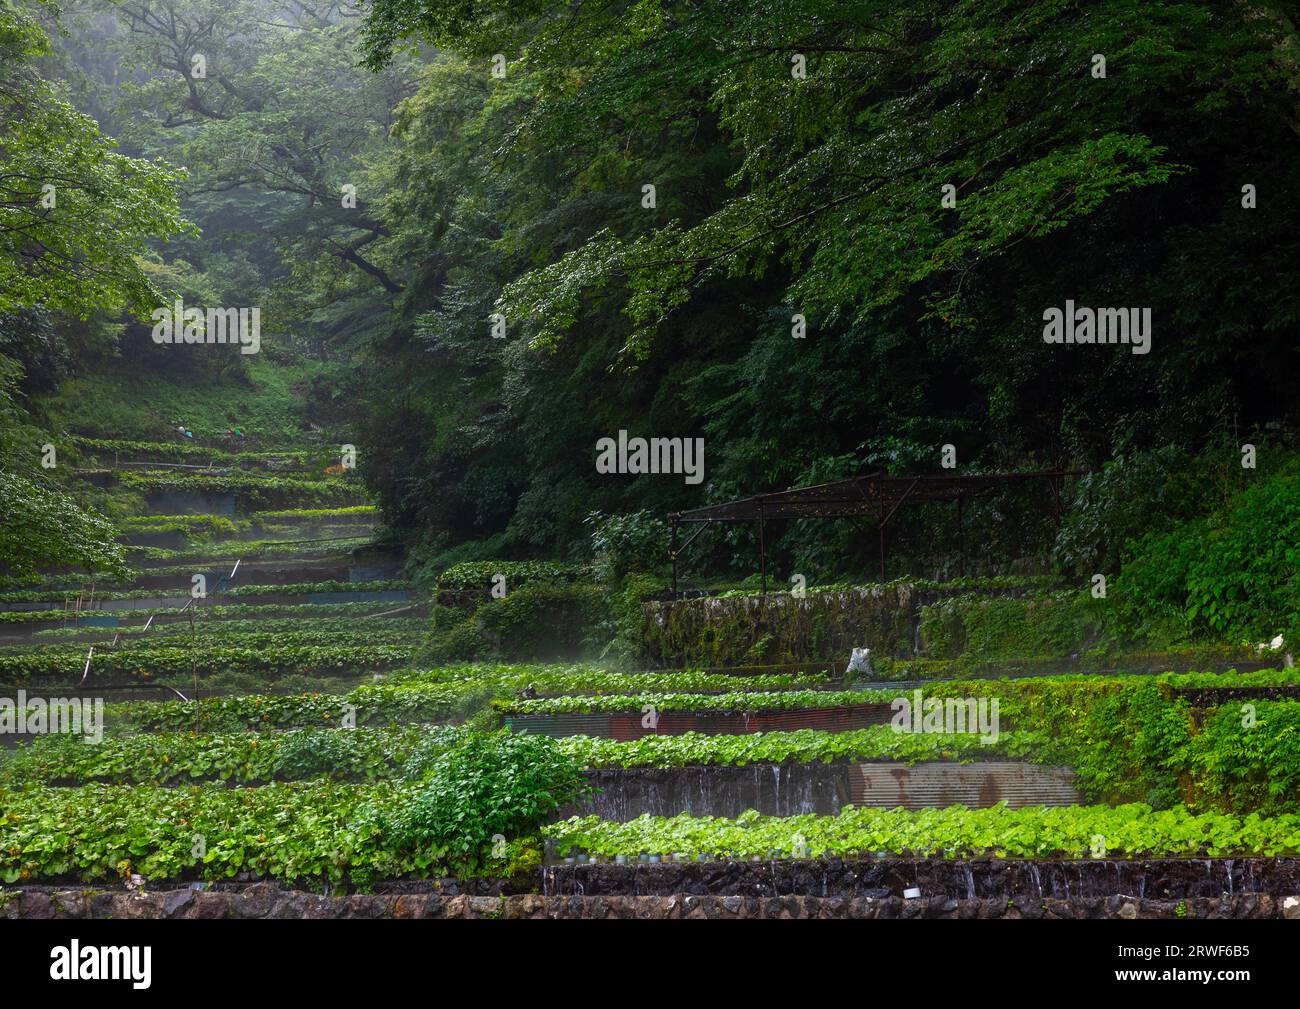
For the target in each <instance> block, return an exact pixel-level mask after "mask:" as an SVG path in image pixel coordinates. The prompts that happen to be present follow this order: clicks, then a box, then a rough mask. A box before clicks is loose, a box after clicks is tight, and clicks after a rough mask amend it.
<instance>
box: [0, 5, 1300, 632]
mask: <svg viewBox="0 0 1300 1009" xmlns="http://www.w3.org/2000/svg"><path fill="white" fill-rule="evenodd" d="M1292 7H1293V5H1290V4H1282V3H1259V4H1255V3H1243V2H1223V3H1141V2H1134V0H1097V2H1090V3H1084V4H1079V3H1066V2H1041V3H1034V4H1024V3H1020V2H1000V0H971V2H964V3H956V4H953V3H928V2H921V3H913V4H906V5H897V4H883V3H876V2H872V0H844V2H837V0H796V2H794V3H793V4H791V3H789V2H784V3H780V4H773V3H763V2H754V3H745V4H739V5H737V4H732V3H722V2H717V3H714V2H708V0H704V2H692V3H673V2H642V3H620V4H611V5H602V6H599V7H593V6H591V5H588V4H584V3H560V4H555V3H537V2H533V0H529V2H508V0H503V2H491V3H470V2H459V3H452V4H433V3H422V2H413V0H377V2H374V3H370V4H363V5H361V6H353V5H351V4H347V3H326V4H305V3H304V4H299V3H290V4H285V5H281V4H275V3H266V2H260V0H121V2H110V0H75V2H72V3H69V4H66V5H64V6H63V7H61V8H56V7H55V6H54V5H53V4H46V3H39V2H22V3H15V2H14V0H6V3H5V4H4V5H3V6H0V45H3V51H4V63H3V70H0V74H3V79H2V81H0V83H2V85H3V87H2V89H0V101H3V103H4V109H3V118H2V122H3V125H2V126H0V155H2V157H3V163H4V165H5V169H6V170H5V172H4V174H3V177H2V178H0V186H2V187H3V189H2V190H0V211H2V212H3V215H4V217H3V230H0V408H2V409H3V410H4V413H5V434H4V437H3V443H2V445H0V449H2V450H3V467H4V473H5V474H6V476H5V480H6V484H5V486H6V496H7V497H11V498H12V499H13V504H12V505H11V507H13V508H19V507H20V500H21V501H26V502H27V503H26V504H25V505H22V506H21V507H25V508H29V509H33V511H34V512H40V510H41V507H40V506H33V505H32V501H33V500H35V499H34V498H33V497H32V495H41V494H58V488H57V471H56V472H54V473H44V472H42V471H41V469H40V468H39V465H38V464H39V459H40V455H39V453H38V452H37V450H36V449H37V447H38V446H39V445H40V444H41V443H44V442H45V441H46V440H47V438H48V437H50V436H51V435H50V432H68V431H71V432H74V433H77V434H82V435H97V436H101V437H121V438H144V439H152V438H154V437H156V436H158V435H159V433H160V432H163V433H166V432H170V431H172V430H174V429H175V428H176V427H178V426H179V427H180V428H181V429H182V430H184V429H186V428H187V427H188V428H189V430H190V431H191V432H192V434H193V435H194V436H197V437H198V438H199V439H200V440H202V439H208V440H209V442H213V443H216V442H222V443H223V444H224V441H228V440H229V437H230V436H228V435H226V434H225V432H227V431H229V430H231V429H233V428H235V427H238V428H240V430H241V433H242V434H245V435H246V436H247V438H248V439H250V440H249V441H248V442H247V443H246V444H247V445H249V446H252V447H256V444H257V443H258V442H259V441H260V442H264V443H268V444H269V443H270V442H272V441H276V440H278V441H279V442H286V443H288V442H296V441H302V440H304V439H307V440H311V439H317V440H320V439H324V440H325V441H333V440H339V441H344V440H350V441H351V442H355V443H356V444H358V445H361V446H363V448H362V451H361V452H360V454H359V457H358V467H359V471H360V473H361V475H362V477H363V478H364V480H365V482H366V484H367V485H368V487H369V488H370V489H371V491H372V492H373V494H374V495H375V496H376V498H377V501H378V503H379V504H380V506H381V508H382V510H383V514H384V517H385V520H386V523H387V525H388V527H389V528H390V530H391V531H392V535H394V536H396V537H398V538H400V539H401V540H403V541H404V542H405V543H407V544H408V545H409V546H410V547H411V548H412V563H413V570H416V571H419V572H426V573H428V575H429V576H436V574H437V573H438V572H439V571H441V570H443V569H445V568H447V567H448V566H449V565H450V564H452V563H454V562H457V561H466V560H486V559H510V560H523V559H527V558H552V559H559V560H579V561H580V560H584V559H586V558H588V557H590V556H591V555H592V552H593V549H596V550H597V551H599V550H600V549H601V548H607V549H614V550H622V551H623V552H624V553H627V554H629V556H630V559H629V560H627V562H626V564H627V565H631V566H632V567H642V568H648V569H649V570H650V571H651V572H652V573H655V574H663V571H664V560H663V550H662V547H663V545H664V544H665V543H666V539H665V529H664V524H663V520H664V516H665V514H666V513H667V512H668V511H670V510H672V509H678V508H686V507H694V506H698V505H702V504H707V503H714V502H721V501H727V500H730V499H733V498H737V497H740V496H744V495H747V494H751V493H754V492H758V491H764V490H773V489H779V488H784V487H789V486H800V485H806V484H812V483H818V482H822V481H825V480H829V479H834V478H838V477H844V476H851V475H855V474H862V473H869V472H873V471H876V470H884V471H887V472H889V473H891V474H921V473H938V472H944V470H943V469H941V465H942V462H941V456H942V452H943V447H944V446H950V449H949V451H950V452H953V453H955V455H954V457H953V458H955V461H956V469H957V472H960V473H964V474H971V473H991V472H1000V471H1027V470H1036V469H1046V468H1058V467H1059V468H1067V469H1080V470H1091V471H1097V473H1096V475H1094V476H1092V477H1088V478H1086V479H1085V480H1082V481H1076V482H1074V483H1072V484H1070V485H1069V486H1068V488H1067V492H1068V494H1069V495H1070V499H1069V501H1068V502H1067V505H1068V507H1067V512H1066V516H1065V520H1064V522H1063V523H1062V524H1061V526H1060V528H1059V529H1057V528H1056V527H1055V526H1054V525H1053V524H1052V523H1051V522H1049V521H1047V519H1046V517H1045V513H1044V511H1043V509H1042V508H1041V502H1039V501H1034V500H1029V499H1026V497H1025V495H1023V494H1019V495H1015V494H1008V495H1003V496H1001V497H997V498H994V499H990V500H986V501H983V502H977V503H976V505H975V507H973V508H972V510H971V513H970V514H969V516H968V518H967V522H968V528H969V532H968V534H967V539H968V540H969V541H970V543H971V544H972V553H973V556H972V558H971V562H970V563H971V570H972V571H977V572H983V573H986V574H1002V573H1044V572H1055V573H1058V574H1062V575H1064V576H1066V577H1067V578H1076V577H1079V578H1081V577H1083V576H1085V575H1091V574H1093V573H1095V572H1105V573H1108V574H1111V575H1114V574H1116V573H1117V572H1119V571H1120V569H1121V567H1122V566H1123V565H1124V563H1125V561H1126V560H1127V561H1128V562H1129V564H1130V566H1131V568H1132V578H1133V579H1135V580H1137V581H1138V582H1139V583H1140V584H1141V585H1142V588H1143V598H1144V599H1149V598H1151V597H1152V596H1153V595H1156V596H1159V597H1160V600H1161V605H1166V604H1167V605H1168V606H1172V607H1175V608H1180V609H1181V608H1183V607H1184V605H1185V604H1187V603H1188V602H1189V601H1190V597H1189V596H1188V593H1187V592H1185V591H1184V589H1187V588H1188V587H1189V586H1194V585H1195V583H1196V582H1197V579H1198V578H1200V577H1201V574H1202V573H1203V572H1201V571H1200V566H1202V565H1203V566H1205V567H1206V568H1207V569H1209V570H1213V569H1215V568H1222V567H1223V566H1224V565H1225V564H1228V565H1229V566H1232V564H1235V563H1236V561H1235V560H1233V558H1236V557H1237V555H1238V554H1240V553H1242V552H1245V553H1246V554H1251V553H1253V554H1255V555H1257V556H1255V557H1253V558H1252V560H1251V563H1252V564H1254V565H1255V566H1256V567H1257V568H1260V570H1258V571H1256V573H1255V574H1253V575H1251V576H1250V577H1249V579H1248V581H1249V583H1250V584H1251V585H1252V586H1254V591H1257V592H1258V591H1262V589H1261V586H1262V585H1264V584H1268V585H1269V589H1268V592H1270V593H1272V594H1273V597H1276V598H1274V601H1273V602H1272V603H1270V604H1269V606H1268V607H1267V610H1268V613H1267V616H1268V619H1269V620H1271V621H1273V622H1276V619H1278V618H1280V612H1281V611H1282V610H1283V609H1284V608H1285V605H1286V604H1285V603H1284V602H1283V600H1293V599H1294V598H1296V597H1297V596H1296V594H1297V593H1300V587H1298V586H1297V585H1295V584H1294V583H1293V582H1292V580H1291V577H1290V575H1289V574H1287V575H1285V576H1283V575H1282V573H1281V570H1280V569H1281V568H1285V567H1289V565H1290V562H1291V560H1292V559H1293V553H1294V550H1295V549H1296V545H1297V541H1296V539H1295V531H1296V528H1297V525H1298V524H1300V517H1298V516H1297V514H1296V500H1295V499H1296V494H1295V492H1296V488H1297V483H1296V481H1297V479H1300V462H1297V458H1296V456H1295V434H1296V418H1295V416H1294V410H1293V405H1292V402H1291V400H1292V398H1293V397H1292V395H1291V393H1292V390H1293V389H1294V388H1295V387H1296V383H1297V379H1298V378H1300V360H1298V359H1297V339H1296V337H1297V329H1298V327H1300V293H1297V288H1296V285H1295V283H1294V280H1293V269H1294V264H1295V263H1296V262H1298V261H1300V255H1298V253H1300V248H1298V245H1300V237H1297V236H1298V235H1300V228H1297V223H1298V222H1297V214H1300V210H1297V208H1296V206H1295V202H1294V200H1292V199H1291V196H1292V194H1293V193H1295V192H1296V191H1297V188H1298V187H1300V159H1297V158H1296V157H1295V152H1296V149H1297V144H1296V141H1297V130H1298V129H1300V47H1298V45H1297V35H1296V23H1295V17H1294V14H1295V12H1294V10H1293V9H1292ZM48 186H53V190H52V194H53V195H52V198H51V197H49V196H47V194H48V193H50V190H48V189H47V188H45V187H48ZM47 204H48V205H47ZM177 298H180V299H183V301H184V303H186V304H216V305H223V306H227V305H229V306H250V305H256V306H259V307H260V311H261V320H262V326H263V331H264V335H263V342H262V349H261V352H260V353H259V354H257V355H247V356H245V355H240V354H232V353H227V352H225V350H224V348H220V347H216V348H214V347H202V348H200V349H201V350H202V351H203V352H202V353H196V354H185V355H179V354H175V353H173V352H172V348H170V347H168V346H159V345H157V344H156V343H154V342H153V341H151V340H150V322H149V319H150V314H149V313H150V311H151V310H152V309H153V308H154V307H155V306H157V305H169V304H171V303H172V302H173V301H174V299H177ZM1067 303H1071V304H1074V305H1079V306H1114V307H1124V308H1134V309H1135V310H1136V309H1140V310H1142V311H1143V312H1147V311H1148V310H1149V315H1148V316H1147V317H1148V318H1149V320H1150V331H1149V333H1148V337H1149V344H1148V345H1147V346H1146V347H1145V348H1141V347H1139V346H1137V344H1136V342H1135V343H1134V344H1133V345H1132V346H1123V345H1117V346H1108V345H1103V344H1091V345H1089V344H1082V345H1081V344H1075V345H1063V344H1058V343H1051V342H1047V341H1046V340H1045V339H1044V338H1043V334H1044V319H1045V318H1047V314H1046V313H1047V312H1048V311H1049V310H1051V309H1053V308H1058V309H1059V308H1061V307H1062V306H1066V305H1067ZM1134 318H1135V320H1136V319H1137V318H1138V316H1137V315H1135V316H1134ZM1142 350H1145V351H1146V352H1140V351H1142ZM128 390H130V394H127V395H123V393H124V391H128ZM136 393H138V394H136ZM619 431H626V432H627V433H628V434H629V435H630V436H633V437H636V436H640V437H664V438H699V439H702V440H703V446H704V453H705V455H704V460H705V461H704V465H705V470H704V474H703V480H702V481H701V482H700V483H698V484H696V483H691V482H687V481H685V480H683V479H682V478H681V477H680V476H671V475H657V474H656V475H651V474H644V475H640V476H636V475H609V474H606V473H602V472H599V471H598V469H597V467H596V466H594V465H593V459H594V457H595V454H596V445H597V443H598V442H599V440H600V439H601V438H605V437H611V438H613V437H617V435H618V432H619ZM223 439H224V441H223ZM1247 444H1249V445H1253V446H1255V453H1254V459H1253V460H1252V461H1253V462H1254V464H1255V465H1254V468H1244V467H1243V465H1242V460H1243V451H1244V450H1243V449H1242V446H1243V445H1247ZM67 504H68V506H69V507H74V508H75V507H76V506H75V505H72V504H71V503H70V502H68V503H67ZM85 521H86V522H87V523H90V525H91V526H93V522H94V519H93V517H92V516H87V517H86V519H85ZM84 532H85V534H86V536H87V537H89V539H88V540H85V541H84V542H81V543H80V545H79V546H77V545H76V544H74V545H73V553H72V554H69V555H68V556H69V557H72V558H73V559H81V560H93V559H95V551H94V548H93V545H92V543H93V529H91V528H89V527H88V528H87V529H86V530H84ZM770 535H771V536H772V537H774V539H775V542H769V543H768V544H767V548H768V550H769V552H770V554H771V556H772V558H773V564H772V567H773V570H774V571H776V572H777V573H778V574H779V575H780V576H781V577H784V576H785V574H786V573H788V572H790V571H798V572H802V573H804V574H805V575H806V577H808V578H810V579H814V580H821V581H823V582H825V581H828V580H835V579H845V578H848V579H853V578H860V577H862V576H863V574H864V573H865V572H869V571H872V570H874V565H875V560H874V557H875V550H876V545H875V537H874V535H873V534H872V532H871V530H870V529H867V530H865V531H864V529H863V528H861V527H860V526H858V525H854V524H852V523H845V522H812V521H798V522H792V523H786V524H785V525H783V526H781V527H779V528H777V529H775V531H774V532H773V533H771V534H770ZM891 536H892V537H893V543H892V547H893V551H894V552H893V553H892V554H891V557H893V558H894V559H895V560H894V565H895V567H896V570H894V571H891V574H902V573H905V572H906V573H912V574H922V575H930V576H936V577H945V576H950V575H952V574H954V573H955V565H956V559H955V556H954V544H953V538H952V534H951V530H950V519H949V517H948V513H947V512H942V511H936V510H931V509H926V508H919V509H916V510H913V511H910V512H909V513H908V514H907V515H906V516H905V521H904V522H903V523H902V524H901V525H900V526H899V527H898V528H897V530H896V531H895V532H893V533H891ZM1171 542H1172V543H1175V544H1177V545H1180V546H1178V547H1177V549H1175V550H1174V556H1175V559H1177V561H1178V565H1180V566H1179V570H1177V571H1173V572H1171V571H1170V570H1168V567H1169V564H1168V562H1169V561H1170V559H1171V556H1170V551H1171V548H1170V543H1171ZM593 544H595V546H594V547H593ZM1274 544H1277V545H1279V550H1278V551H1274V550H1273V549H1272V545H1274ZM1252 546H1253V549H1252ZM755 547H756V544H755V533H754V531H753V530H751V529H750V528H748V527H734V528H732V529H729V530H727V531H725V532H724V533H722V534H716V535H711V536H710V537H708V538H706V539H705V540H703V541H701V544H700V545H699V547H698V548H697V549H696V550H695V552H694V553H693V555H692V561H691V563H692V565H693V568H692V571H691V574H690V577H691V578H692V579H694V581H693V582H692V583H693V584H704V583H707V582H708V581H709V580H710V579H718V578H722V579H726V578H733V579H736V578H744V577H745V576H747V575H750V574H751V573H752V572H753V571H754V570H755V563H756V562H755ZM51 548H52V549H53V545H51ZM15 549H16V548H15ZM1180 551H1181V552H1180ZM65 559H66V558H65ZM1156 559H1160V560H1161V564H1160V565H1155V563H1154V561H1155V560H1156ZM1270 565H1271V567H1270ZM625 566H626V565H625ZM1157 566H1158V567H1159V568H1160V570H1159V571H1156V570H1153V568H1155V567H1157ZM1225 577H1226V575H1225ZM1213 591H1214V590H1213V589H1211V592H1212V593H1213ZM1222 591H1223V590H1221V591H1220V593H1219V594H1220V595H1221V594H1222ZM1226 591H1227V592H1228V594H1229V595H1232V593H1233V591H1234V590H1232V589H1228V590H1226ZM1273 597H1270V598H1273ZM1241 622H1242V621H1237V620H1235V618H1234V621H1232V623H1233V625H1234V626H1235V625H1236V624H1238V623H1241ZM1244 622H1245V623H1247V624H1249V623H1251V621H1249V620H1246V621H1244ZM1266 622H1267V621H1266Z"/></svg>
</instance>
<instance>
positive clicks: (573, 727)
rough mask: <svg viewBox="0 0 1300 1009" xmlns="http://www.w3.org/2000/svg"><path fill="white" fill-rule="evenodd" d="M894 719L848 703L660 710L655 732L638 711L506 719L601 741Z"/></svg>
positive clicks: (883, 707)
mask: <svg viewBox="0 0 1300 1009" xmlns="http://www.w3.org/2000/svg"><path fill="white" fill-rule="evenodd" d="M893 717H894V709H893V708H892V706H891V705H889V704H849V705H844V706H841V707H834V708H803V709H790V710H781V711H776V710H770V711H662V712H660V713H659V716H658V726H657V728H656V729H650V728H647V727H646V726H645V725H643V724H642V722H643V720H644V718H645V716H644V715H643V714H642V713H641V712H639V711H637V712H627V713H622V712H619V713H612V714H611V713H606V712H582V713H574V714H563V715H522V714H514V715H507V716H506V717H505V724H506V725H508V726H509V727H510V728H511V729H514V730H515V731H516V732H522V731H525V730H526V731H528V732H533V733H537V734H538V735H543V736H554V737H556V738H560V737H563V736H598V737H602V738H605V739H618V740H623V741H630V740H633V739H640V738H641V737H642V736H654V735H660V736H680V735H683V734H684V733H687V732H699V733H703V734H706V735H715V736H723V735H742V734H745V733H751V732H794V731H796V730H798V729H822V730H824V731H827V732H846V731H848V730H849V729H865V728H867V727H868V726H871V725H888V724H889V722H890V720H891V719H892V718H893Z"/></svg>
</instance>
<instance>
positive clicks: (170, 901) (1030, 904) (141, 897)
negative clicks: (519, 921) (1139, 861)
mask: <svg viewBox="0 0 1300 1009" xmlns="http://www.w3.org/2000/svg"><path fill="white" fill-rule="evenodd" d="M0 917H5V918H11V919H40V918H46V919H48V918H59V919H83V918H209V919H211V918H242V919H253V918H461V919H464V918H645V919H673V918H713V919H740V918H840V919H846V918H855V919H864V918H881V919H897V918H1007V919H1015V918H1033V919H1042V918H1234V919H1244V918H1292V919H1300V897H1273V896H1269V895H1266V894H1237V895H1234V896H1227V895H1225V896H1223V897H1217V898H1209V897H1198V898H1192V899H1189V900H1185V901H1173V900H1143V899H1140V898H1137V897H1130V896H1110V897H1091V898H1088V897H1084V898H1074V899H1070V900H1062V899H1047V900H1043V901H1025V902H1015V901H1009V900H1003V899H997V898H985V899H978V898H976V899H966V900H957V899H952V898H946V897H942V896H936V897H929V898H917V899H913V900H904V899H903V898H900V897H879V898H878V897H852V898H845V897H808V896H787V897H740V896H731V897H722V896H687V895H681V894H676V895H671V896H661V897H649V896H606V897H583V896H571V897H559V896H543V895H541V894H516V895H513V896H505V897H468V896H455V897H448V896H443V895H438V894H403V895H398V896H391V895H382V896H381V895H360V894H353V895H350V896H340V897H322V896H319V895H317V894H311V893H303V892H302V891H293V890H288V891H286V890H281V889H279V888H278V887H276V886H274V885H272V884H258V885H255V886H250V887H248V888H246V889H244V890H242V891H240V892H238V893H231V892H219V891H218V892H212V891H196V890H188V889H186V890H166V891H159V892H156V893H123V892H120V891H118V892H113V891H98V892H96V891H78V890H65V891H47V890H26V891H21V892H19V893H17V894H16V895H14V896H13V897H12V898H11V899H9V900H8V901H6V902H5V904H4V905H3V909H0Z"/></svg>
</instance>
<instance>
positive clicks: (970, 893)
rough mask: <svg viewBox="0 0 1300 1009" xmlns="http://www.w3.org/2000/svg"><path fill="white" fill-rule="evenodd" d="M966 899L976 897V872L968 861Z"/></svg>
mask: <svg viewBox="0 0 1300 1009" xmlns="http://www.w3.org/2000/svg"><path fill="white" fill-rule="evenodd" d="M966 899H967V900H974V899H975V874H974V873H973V872H971V870H970V863H969V862H967V863H966Z"/></svg>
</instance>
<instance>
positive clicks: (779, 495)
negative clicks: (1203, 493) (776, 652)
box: [668, 469, 1089, 598]
mask: <svg viewBox="0 0 1300 1009" xmlns="http://www.w3.org/2000/svg"><path fill="white" fill-rule="evenodd" d="M1088 472H1089V471H1088V470H1065V469H1052V470H1035V471H1033V472H1028V473H979V474H973V475H969V476H958V475H956V474H954V475H951V476H947V475H931V476H889V475H888V474H886V473H885V472H884V471H883V470H881V471H877V472H874V473H868V474H865V475H863V476H855V477H850V478H848V479H846V480H833V481H831V482H829V483H822V484H814V485H812V486H808V487H792V488H790V489H789V490H782V491H770V492H768V493H765V494H754V495H752V496H750V497H745V498H738V499H736V500H735V501H727V502H724V503H722V504H716V505H706V506H704V507H702V508H692V509H689V510H688V511H679V512H669V514H668V523H669V526H670V527H671V530H672V541H671V543H670V545H669V548H668V555H669V557H670V558H671V560H672V563H673V588H672V592H673V596H674V598H675V597H676V596H677V560H678V558H679V557H680V556H681V554H682V552H683V551H685V549H686V548H687V547H689V546H690V545H691V543H693V542H694V541H695V538H696V537H697V536H699V535H700V533H702V532H703V531H704V530H705V529H707V528H708V527H709V526H711V525H713V524H714V523H738V522H757V523H758V553H759V571H760V572H761V575H762V580H763V588H762V591H763V593H764V594H766V592H767V542H766V525H767V522H768V521H769V520H776V519H802V518H874V519H876V520H877V522H878V530H879V535H880V578H881V580H882V581H883V580H884V579H885V559H886V548H885V531H886V529H887V527H888V526H889V523H890V522H891V521H892V520H893V518H894V516H895V514H896V513H897V512H898V509H899V508H901V507H902V506H903V505H904V504H925V503H928V502H936V501H937V502H953V503H955V504H956V506H957V547H958V551H959V553H960V558H961V559H960V570H961V573H962V574H963V575H964V574H965V573H966V550H965V543H964V542H963V540H962V531H961V530H962V506H963V503H964V502H965V501H967V500H968V499H972V498H980V497H987V496H988V495H990V494H994V493H996V492H998V491H999V490H1003V489H1005V488H1008V487H1012V486H1015V485H1017V484H1023V483H1028V482H1035V481H1037V482H1043V483H1046V484H1047V486H1048V489H1049V490H1050V492H1051V495H1052V499H1051V514H1052V518H1053V520H1054V521H1055V522H1056V523H1057V524H1058V525H1059V524H1060V520H1061V493H1062V490H1063V487H1064V483H1065V479H1066V478H1067V477H1072V476H1086V475H1087V474H1088ZM687 523H696V524H698V525H699V528H698V529H696V530H695V532H693V533H691V535H690V536H689V537H687V539H686V542H684V543H681V544H679V543H678V537H679V533H680V528H681V526H682V525H684V524H687Z"/></svg>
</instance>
